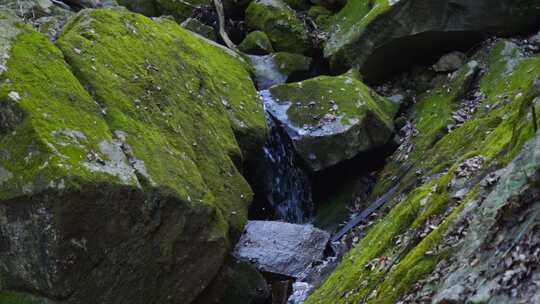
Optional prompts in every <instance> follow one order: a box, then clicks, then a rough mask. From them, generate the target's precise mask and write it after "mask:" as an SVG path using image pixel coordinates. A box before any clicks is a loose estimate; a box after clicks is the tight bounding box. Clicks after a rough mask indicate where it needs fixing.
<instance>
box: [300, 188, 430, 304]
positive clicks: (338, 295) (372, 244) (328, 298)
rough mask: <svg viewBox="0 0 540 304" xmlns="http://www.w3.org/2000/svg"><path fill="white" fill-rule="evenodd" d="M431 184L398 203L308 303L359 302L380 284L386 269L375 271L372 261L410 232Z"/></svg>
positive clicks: (390, 252) (390, 249)
mask: <svg viewBox="0 0 540 304" xmlns="http://www.w3.org/2000/svg"><path fill="white" fill-rule="evenodd" d="M429 189H430V186H429V185H427V186H424V187H422V188H419V189H417V190H415V191H413V192H412V193H411V194H410V195H409V197H408V198H407V199H406V200H405V201H403V202H401V203H400V204H399V205H397V206H396V207H395V208H394V209H392V211H390V213H389V214H388V215H387V216H386V217H385V218H384V219H382V220H381V222H379V223H378V224H376V225H375V226H373V228H372V229H370V231H369V233H368V234H367V235H366V237H365V238H363V239H362V240H361V241H360V243H358V245H357V246H356V247H355V248H353V249H352V250H351V251H350V252H349V253H348V254H346V255H345V256H344V257H343V260H342V262H341V263H340V264H339V266H338V267H337V268H336V270H335V271H334V272H333V273H332V275H331V276H330V277H329V278H328V279H327V280H326V282H325V283H324V284H323V285H322V286H321V287H320V288H319V289H317V290H316V291H315V292H314V293H313V294H312V295H311V296H310V297H309V298H308V300H307V302H306V303H336V304H337V303H358V302H359V301H360V300H361V299H362V298H363V297H364V296H365V295H366V293H368V292H369V291H370V290H371V288H372V287H373V286H375V285H378V283H379V280H380V278H381V277H382V276H383V275H384V269H378V268H377V269H374V270H371V269H370V268H368V267H367V266H366V265H367V264H368V262H370V261H372V260H374V259H376V258H381V257H388V256H392V255H393V254H394V252H393V249H394V242H395V238H396V237H397V236H399V235H401V234H403V233H404V232H406V231H407V229H408V227H410V225H411V224H412V223H413V222H414V220H415V218H416V216H417V215H418V214H419V212H420V211H421V210H422V201H423V200H424V199H426V198H429V197H430V190H429Z"/></svg>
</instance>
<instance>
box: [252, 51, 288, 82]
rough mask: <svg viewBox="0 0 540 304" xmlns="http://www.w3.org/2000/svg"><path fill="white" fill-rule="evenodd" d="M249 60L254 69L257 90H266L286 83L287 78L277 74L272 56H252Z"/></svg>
mask: <svg viewBox="0 0 540 304" xmlns="http://www.w3.org/2000/svg"><path fill="white" fill-rule="evenodd" d="M249 59H250V60H251V64H252V66H253V68H254V69H255V76H256V78H257V79H256V80H257V86H258V87H259V90H266V89H268V88H270V87H271V86H273V85H276V84H282V83H285V81H287V76H286V75H283V74H282V73H280V72H279V70H278V67H277V64H276V62H275V60H274V57H273V56H272V55H265V56H254V55H250V56H249Z"/></svg>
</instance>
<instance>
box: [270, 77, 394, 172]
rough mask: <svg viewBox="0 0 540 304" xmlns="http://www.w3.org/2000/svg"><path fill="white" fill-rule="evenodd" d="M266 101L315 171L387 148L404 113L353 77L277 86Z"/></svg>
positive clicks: (321, 78) (312, 80)
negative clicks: (396, 121) (398, 115)
mask: <svg viewBox="0 0 540 304" xmlns="http://www.w3.org/2000/svg"><path fill="white" fill-rule="evenodd" d="M263 99H264V102H265V106H266V108H267V110H268V111H269V112H270V114H271V115H272V116H273V117H275V118H276V119H277V120H278V121H279V123H280V124H281V126H282V127H283V128H284V129H285V130H286V132H287V134H288V135H289V137H290V138H291V140H292V142H293V144H294V147H295V149H296V151H297V152H298V154H299V155H300V156H301V157H302V158H303V160H304V161H305V163H306V164H307V165H308V166H309V168H310V169H312V170H313V171H319V170H321V169H324V168H327V167H330V166H332V165H335V164H337V163H339V162H340V161H343V160H346V159H350V158H352V157H354V156H355V155H357V154H358V153H359V152H363V151H368V150H371V149H374V148H377V147H380V146H382V145H384V144H386V143H387V142H388V141H389V139H390V137H391V135H392V133H393V128H394V124H393V118H394V115H395V114H396V112H397V110H398V108H399V103H397V102H394V101H391V100H389V99H386V98H384V97H382V96H379V95H378V94H377V93H375V92H374V91H372V90H371V89H369V88H368V87H367V86H366V85H364V84H363V83H362V82H361V81H360V80H359V79H358V78H357V77H356V76H355V73H353V72H349V73H347V74H344V75H341V76H335V77H331V76H319V77H316V78H312V79H309V80H305V81H301V82H297V83H291V84H285V85H280V86H274V87H272V88H270V89H269V90H268V91H265V92H263Z"/></svg>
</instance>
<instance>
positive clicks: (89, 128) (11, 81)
mask: <svg viewBox="0 0 540 304" xmlns="http://www.w3.org/2000/svg"><path fill="white" fill-rule="evenodd" d="M20 31H21V33H20V34H19V35H18V36H17V37H16V39H15V40H14V41H13V42H12V43H11V51H10V59H9V61H8V64H7V71H5V72H4V73H2V75H1V76H0V83H1V85H0V107H1V108H2V110H3V112H4V113H9V112H10V111H9V109H12V110H13V112H15V113H20V114H19V116H20V117H19V119H16V120H15V121H14V122H15V123H14V124H13V125H12V127H11V129H10V130H9V131H8V132H7V133H4V134H2V136H1V137H0V147H1V150H2V151H3V154H4V155H7V157H4V158H3V159H2V160H1V161H0V166H1V167H3V168H4V169H5V170H7V171H9V172H12V174H13V177H12V178H11V179H10V180H7V181H5V182H3V183H1V184H0V199H10V198H13V197H16V196H19V195H21V194H22V193H25V192H28V191H35V192H39V191H40V190H43V189H45V188H48V187H50V186H51V185H53V186H55V185H57V184H62V183H66V184H65V185H64V186H65V187H66V188H70V187H73V188H78V187H79V183H80V182H81V181H82V180H92V181H94V182H98V181H99V180H103V181H106V182H111V183H118V182H119V179H117V178H115V177H113V176H107V175H99V174H98V175H95V176H94V175H93V173H92V172H90V171H89V170H88V168H87V167H85V166H84V162H85V161H86V158H87V154H88V153H89V152H90V151H95V152H96V153H100V149H99V144H100V143H101V142H103V141H110V140H111V139H112V136H111V134H110V132H109V128H108V126H107V125H106V124H105V123H104V121H103V120H101V119H99V117H100V112H99V108H98V107H97V106H96V104H95V103H94V101H93V100H92V98H91V97H90V95H89V94H88V93H87V92H86V91H85V90H84V88H83V87H82V86H81V85H80V84H79V82H78V81H77V79H76V78H75V77H74V76H73V75H72V74H71V72H70V70H69V68H68V67H67V66H66V65H65V63H64V62H63V55H62V53H61V52H60V51H59V50H58V49H56V48H55V47H54V45H52V44H51V43H50V42H49V40H48V39H47V37H46V36H44V35H42V34H39V33H37V32H34V31H32V30H30V29H29V28H27V27H24V26H21V27H20ZM29 63H31V64H29ZM15 93H16V95H18V96H19V97H20V100H14V99H13V98H12V97H10V95H11V96H13V94H15ZM15 116H17V115H15ZM82 126H85V127H84V129H83V128H82ZM63 131H67V133H69V132H72V131H76V132H83V134H84V138H80V139H77V138H76V137H71V136H69V135H66V134H67V133H66V134H62V132H63ZM102 157H103V158H105V156H104V155H102ZM125 182H126V183H133V184H135V180H133V179H132V180H128V181H125Z"/></svg>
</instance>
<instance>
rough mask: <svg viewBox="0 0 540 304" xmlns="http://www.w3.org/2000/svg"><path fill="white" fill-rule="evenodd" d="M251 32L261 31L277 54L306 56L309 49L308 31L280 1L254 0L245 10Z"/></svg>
mask: <svg viewBox="0 0 540 304" xmlns="http://www.w3.org/2000/svg"><path fill="white" fill-rule="evenodd" d="M246 23H247V25H248V27H249V28H250V29H251V30H259V31H263V32H264V33H266V35H268V38H270V41H271V42H272V46H273V47H274V49H275V50H276V51H279V52H290V53H298V54H306V53H308V52H309V51H310V49H311V42H310V39H309V36H308V34H307V33H308V29H307V28H306V26H305V25H304V23H303V22H302V21H301V20H300V19H298V17H296V15H295V13H294V11H293V10H292V9H291V8H290V7H289V6H287V5H286V4H284V3H283V2H281V0H256V1H253V2H251V4H250V5H249V7H248V8H247V10H246Z"/></svg>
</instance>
